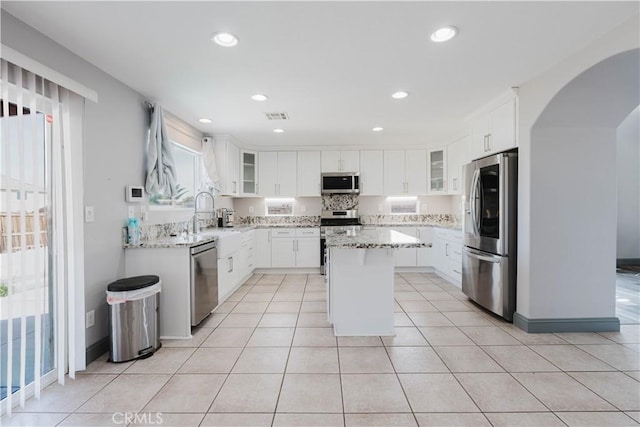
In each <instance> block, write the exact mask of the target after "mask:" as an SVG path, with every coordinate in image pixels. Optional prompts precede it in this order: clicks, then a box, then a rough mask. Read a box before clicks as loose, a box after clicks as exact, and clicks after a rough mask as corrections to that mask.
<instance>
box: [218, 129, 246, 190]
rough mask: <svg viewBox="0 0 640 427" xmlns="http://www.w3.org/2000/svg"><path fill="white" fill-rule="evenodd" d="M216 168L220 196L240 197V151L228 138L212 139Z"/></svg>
mask: <svg viewBox="0 0 640 427" xmlns="http://www.w3.org/2000/svg"><path fill="white" fill-rule="evenodd" d="M214 141H215V144H214V152H215V155H216V166H217V167H218V176H219V177H220V181H219V182H218V186H219V190H220V195H222V196H238V195H240V169H239V166H240V149H239V148H238V147H237V146H236V145H235V144H234V143H233V142H231V140H230V137H228V136H218V137H216V138H215V139H214Z"/></svg>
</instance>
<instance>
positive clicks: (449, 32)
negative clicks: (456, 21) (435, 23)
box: [431, 26, 458, 43]
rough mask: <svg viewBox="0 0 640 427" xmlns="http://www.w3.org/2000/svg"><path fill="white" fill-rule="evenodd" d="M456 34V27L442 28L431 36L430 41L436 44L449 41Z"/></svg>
mask: <svg viewBox="0 0 640 427" xmlns="http://www.w3.org/2000/svg"><path fill="white" fill-rule="evenodd" d="M457 33H458V29H457V28H456V27H452V26H448V27H442V28H439V29H437V30H436V31H434V32H433V34H431V41H434V42H436V43H440V42H446V41H447V40H451V39H452V38H453V37H454V36H455V35H456V34H457Z"/></svg>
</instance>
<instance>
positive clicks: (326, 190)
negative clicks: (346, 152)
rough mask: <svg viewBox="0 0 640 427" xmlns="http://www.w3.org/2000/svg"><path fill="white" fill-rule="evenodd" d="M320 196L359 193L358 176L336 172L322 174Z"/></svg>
mask: <svg viewBox="0 0 640 427" xmlns="http://www.w3.org/2000/svg"><path fill="white" fill-rule="evenodd" d="M321 177H322V194H348V193H352V194H353V193H355V194H357V193H359V192H360V174H358V173H355V172H353V173H350V172H336V173H323V174H322V176H321Z"/></svg>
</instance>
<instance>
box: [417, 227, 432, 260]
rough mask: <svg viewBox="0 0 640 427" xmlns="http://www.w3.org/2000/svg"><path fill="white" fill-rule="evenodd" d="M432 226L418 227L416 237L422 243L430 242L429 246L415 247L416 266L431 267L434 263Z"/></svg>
mask: <svg viewBox="0 0 640 427" xmlns="http://www.w3.org/2000/svg"><path fill="white" fill-rule="evenodd" d="M434 230H435V229H434V228H433V227H419V228H418V229H417V235H416V237H417V238H418V239H420V241H421V242H423V243H431V247H430V248H418V249H416V264H417V266H418V267H433V266H434V265H435V257H436V249H435V242H434V240H435V232H434Z"/></svg>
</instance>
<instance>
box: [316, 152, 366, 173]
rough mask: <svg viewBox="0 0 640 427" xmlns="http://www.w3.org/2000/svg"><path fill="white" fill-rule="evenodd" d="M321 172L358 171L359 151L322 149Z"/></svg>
mask: <svg viewBox="0 0 640 427" xmlns="http://www.w3.org/2000/svg"><path fill="white" fill-rule="evenodd" d="M322 172H360V152H359V151H323V152H322Z"/></svg>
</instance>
